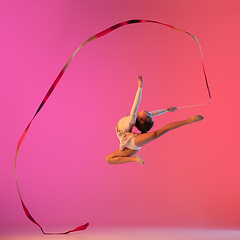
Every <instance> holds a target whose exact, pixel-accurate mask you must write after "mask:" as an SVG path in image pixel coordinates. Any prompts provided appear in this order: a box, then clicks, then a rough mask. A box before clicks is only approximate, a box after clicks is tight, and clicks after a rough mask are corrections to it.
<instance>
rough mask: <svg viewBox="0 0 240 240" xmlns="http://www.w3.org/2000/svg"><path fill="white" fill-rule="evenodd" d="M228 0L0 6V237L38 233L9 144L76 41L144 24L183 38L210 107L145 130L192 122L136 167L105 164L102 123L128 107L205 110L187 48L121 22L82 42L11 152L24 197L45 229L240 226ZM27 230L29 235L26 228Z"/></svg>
mask: <svg viewBox="0 0 240 240" xmlns="http://www.w3.org/2000/svg"><path fill="white" fill-rule="evenodd" d="M239 9H240V2H239V1H237V0H236V1H233V0H230V1H226V0H219V1H215V0H210V1H209V0H205V1H192V0H185V1H177V0H171V1H161V0H156V1H153V0H151V1H149V0H148V1H146V0H138V1H134V0H124V1H122V0H121V1H111V0H104V1H97V0H95V1H94V0H88V1H84V0H82V1H73V0H71V1H70V0H62V1H59V0H55V1H46V0H45V1H30V0H29V1H12V0H11V1H1V2H0V33H1V38H0V39H1V40H0V41H1V45H0V52H1V58H0V61H1V64H0V65H1V71H0V84H1V86H0V106H1V120H0V131H1V138H0V141H1V144H0V148H1V161H0V192H1V196H0V230H1V229H4V228H5V227H7V226H9V225H13V228H14V226H25V227H27V228H29V229H30V228H33V229H36V228H37V227H36V226H34V225H33V224H32V223H31V222H30V221H29V220H28V219H27V218H26V216H25V214H24V212H23V210H22V207H21V204H20V200H19V197H18V193H17V189H16V184H15V177H14V156H15V151H16V146H17V142H18V140H19V138H20V136H21V134H22V133H23V131H24V129H25V127H26V126H27V124H28V123H29V121H30V120H31V118H32V116H33V115H34V113H35V112H36V110H37V108H38V106H39V104H40V102H41V101H42V99H43V97H44V96H45V94H46V92H47V91H48V89H49V87H50V86H51V84H52V82H53V81H54V79H55V77H56V76H57V74H58V73H59V72H60V70H61V69H62V67H63V66H64V64H65V63H66V62H67V60H68V59H69V57H70V56H71V55H72V53H73V52H74V51H75V50H76V49H77V48H78V47H79V46H80V45H81V43H83V42H84V41H85V40H86V39H87V38H89V37H91V36H92V35H94V34H96V33H97V32H99V31H101V30H103V29H105V28H107V27H109V26H111V25H114V24H116V23H118V22H121V21H125V20H130V19H152V20H156V21H160V22H164V23H168V24H171V25H173V26H176V27H179V28H181V29H184V30H186V31H188V32H190V33H192V34H194V35H195V36H196V37H197V38H198V39H199V41H200V43H201V45H202V49H203V56H204V63H205V67H206V72H207V75H208V78H209V85H210V89H211V92H212V96H213V102H212V104H211V105H208V106H202V107H195V108H189V109H183V110H179V111H177V112H176V113H168V114H165V115H163V116H160V117H157V118H155V125H154V129H157V128H160V127H161V126H163V125H164V124H166V123H169V122H171V121H176V120H181V119H185V118H187V117H189V116H191V115H195V114H202V115H204V116H205V120H204V121H203V122H201V123H198V124H194V125H191V126H187V127H183V128H181V129H178V130H175V131H173V132H170V133H168V134H166V135H165V136H163V137H162V138H160V139H159V140H157V141H155V142H153V143H151V144H149V145H147V146H145V147H143V148H142V149H141V151H140V153H141V155H142V157H143V158H144V160H145V162H146V165H145V166H141V165H139V164H134V163H130V164H125V165H108V164H107V163H106V161H105V156H106V155H107V154H109V153H111V152H112V151H114V150H116V149H117V148H118V144H119V143H118V139H117V137H116V135H115V130H114V127H115V125H116V123H117V121H118V120H119V119H120V118H121V117H122V116H124V115H127V114H128V113H129V111H130V108H131V104H132V102H133V98H134V95H135V93H136V90H137V76H138V75H139V74H142V75H143V76H144V88H143V98H142V103H141V106H140V109H139V110H142V109H146V110H149V111H151V110H155V109H162V108H166V107H170V106H184V105H191V104H197V103H204V102H208V95H207V90H206V87H205V83H204V78H203V73H202V69H201V58H200V53H199V49H198V46H197V43H196V42H195V41H194V40H193V39H192V38H191V37H189V36H187V35H186V34H184V33H181V32H179V31H173V30H171V29H169V28H166V27H162V26H158V25H154V24H147V23H146V24H134V25H130V26H126V27H122V28H120V29H118V30H116V31H114V32H112V33H110V34H108V35H107V36H105V37H103V38H101V39H97V40H94V41H92V42H91V43H89V44H87V45H86V46H85V47H84V48H83V49H81V50H80V52H79V53H78V54H77V55H76V56H75V57H74V59H73V61H72V63H71V64H70V66H69V68H68V69H67V71H66V73H65V75H64V76H63V78H62V79H61V81H60V83H59V85H58V86H57V88H56V89H55V91H54V92H53V94H52V96H51V97H50V99H49V100H48V102H47V104H46V105H45V106H44V108H43V109H42V110H41V112H40V113H39V115H38V116H37V118H36V119H35V121H34V122H33V124H32V126H31V128H30V130H29V132H28V134H27V136H26V138H25V140H24V142H23V144H22V146H21V148H20V151H19V155H18V162H17V175H18V180H19V187H20V190H21V193H22V197H23V200H24V202H25V204H26V205H27V207H28V208H29V210H30V213H31V214H32V215H33V217H34V218H35V219H36V221H38V222H39V223H40V224H41V225H42V226H43V228H44V229H45V230H46V231H51V230H52V228H51V227H52V226H53V225H55V226H63V229H62V230H63V231H64V230H67V229H66V226H71V228H73V227H76V226H78V225H80V224H83V223H85V222H90V224H91V225H90V227H94V226H109V225H110V226H116V225H118V226H121V225H129V226H146V225H147V226H179V227H182V226H183V227H207V228H208V227H214V228H239V227H240V221H239V216H240V205H239V202H240V191H239V186H240V176H239V168H240V163H239V160H240V159H239V149H238V148H239V119H240V114H239V106H238V105H239V88H240V81H239V78H240V74H239V66H238V65H239V53H240V45H239V40H240V33H239V31H238V29H239V21H240V15H239ZM36 231H37V229H36Z"/></svg>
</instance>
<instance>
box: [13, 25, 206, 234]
mask: <svg viewBox="0 0 240 240" xmlns="http://www.w3.org/2000/svg"><path fill="white" fill-rule="evenodd" d="M146 22H148V23H156V24H160V25H163V26H166V27H170V28H172V29H174V30H178V31H182V32H184V33H186V34H188V35H190V36H191V37H193V38H194V39H195V40H196V41H197V43H198V45H199V48H200V53H201V58H202V68H203V73H204V78H205V83H206V86H207V90H208V95H209V102H208V103H204V104H210V103H211V93H210V89H209V85H208V81H207V75H206V71H205V68H204V64H203V54H202V49H201V45H200V43H199V41H198V39H197V38H196V37H195V36H194V35H192V34H191V33H189V32H186V31H184V30H181V29H179V28H176V27H174V26H171V25H169V24H165V23H161V22H157V21H152V20H129V21H125V22H121V23H117V24H115V25H113V26H111V27H109V28H107V29H105V30H103V31H101V32H99V33H97V34H95V35H94V36H92V37H90V38H88V39H87V40H86V41H85V42H84V43H83V44H82V45H81V46H80V47H79V48H78V49H77V50H76V51H75V52H74V53H73V55H72V56H71V57H70V59H69V60H68V62H67V63H66V64H65V66H64V67H63V69H62V70H61V71H60V73H59V74H58V76H57V77H56V79H55V81H54V82H53V84H52V85H51V87H50V89H49V90H48V92H47V94H46V95H45V97H44V99H43V100H42V102H41V104H40V106H39V107H38V109H37V111H36V113H35V114H34V116H33V118H32V120H31V121H30V122H29V124H28V125H27V127H26V129H25V130H24V132H23V134H22V136H21V138H20V140H19V142H18V145H17V150H16V155H15V179H16V185H17V190H18V194H19V197H20V200H21V203H22V207H23V209H24V212H25V214H26V216H27V217H28V218H29V219H30V220H31V221H32V222H33V223H34V224H36V225H37V226H38V227H39V228H40V229H41V231H42V232H43V233H44V234H68V233H70V232H76V231H81V230H85V229H86V228H87V227H88V225H89V223H86V224H84V225H81V226H79V227H77V228H75V229H73V230H69V231H67V232H61V233H46V232H44V230H43V228H42V227H41V225H40V224H38V223H37V222H36V221H35V219H34V218H33V217H32V215H31V214H30V212H29V211H28V209H27V207H26V205H25V204H24V202H23V199H22V196H21V193H20V190H19V186H18V181H17V171H16V164H17V155H18V151H19V148H20V146H21V144H22V142H23V140H24V138H25V136H26V134H27V132H28V130H29V127H30V126H31V124H32V122H33V120H34V118H35V117H36V116H37V114H38V113H39V111H40V110H41V109H42V107H43V106H44V104H45V103H46V102H47V100H48V98H49V97H50V95H51V94H52V92H53V90H54V89H55V87H56V86H57V84H58V83H59V81H60V79H61V78H62V76H63V74H64V72H65V71H66V69H67V67H68V65H69V64H70V62H71V61H72V59H73V57H74V56H75V55H76V53H77V52H78V51H79V50H80V49H81V48H82V47H83V46H85V45H86V44H87V43H89V42H91V41H92V40H94V39H97V38H100V37H103V36H105V35H106V34H108V33H110V32H112V31H114V30H115V29H117V28H120V27H123V26H126V25H129V24H133V23H146ZM204 104H198V105H191V106H185V107H179V108H186V107H193V106H199V105H204Z"/></svg>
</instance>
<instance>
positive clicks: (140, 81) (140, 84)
mask: <svg viewBox="0 0 240 240" xmlns="http://www.w3.org/2000/svg"><path fill="white" fill-rule="evenodd" d="M142 78H143V77H142V75H141V76H139V77H138V87H142V83H143V79H142Z"/></svg>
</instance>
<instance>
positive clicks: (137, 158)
mask: <svg viewBox="0 0 240 240" xmlns="http://www.w3.org/2000/svg"><path fill="white" fill-rule="evenodd" d="M134 158H135V162H138V163H140V164H142V165H145V162H144V161H143V159H142V157H141V156H140V155H137V156H135V157H134Z"/></svg>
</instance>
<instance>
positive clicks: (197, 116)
mask: <svg viewBox="0 0 240 240" xmlns="http://www.w3.org/2000/svg"><path fill="white" fill-rule="evenodd" d="M203 119H204V117H203V116H201V115H195V116H192V117H190V118H189V119H188V121H189V123H194V122H199V121H202V120H203Z"/></svg>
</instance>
